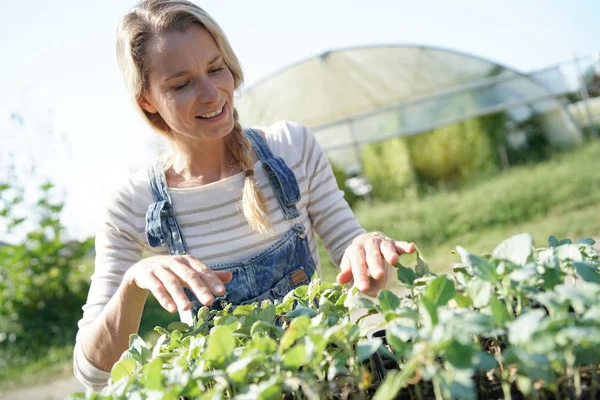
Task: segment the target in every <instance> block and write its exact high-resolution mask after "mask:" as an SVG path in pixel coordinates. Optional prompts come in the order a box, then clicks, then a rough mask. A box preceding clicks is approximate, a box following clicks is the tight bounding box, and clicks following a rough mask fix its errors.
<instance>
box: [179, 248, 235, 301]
mask: <svg viewBox="0 0 600 400" xmlns="http://www.w3.org/2000/svg"><path fill="white" fill-rule="evenodd" d="M177 261H183V262H182V263H183V264H185V265H187V266H189V267H190V269H187V270H186V271H185V272H183V273H184V276H182V278H184V280H185V281H186V282H188V281H191V280H194V281H195V280H196V279H195V278H197V279H199V280H201V281H203V282H205V283H206V284H208V287H209V289H210V290H211V291H212V292H213V293H214V294H216V295H217V296H222V295H224V294H225V285H224V284H223V282H222V281H221V279H219V277H217V275H215V272H214V271H213V270H211V269H210V268H208V267H207V266H206V264H204V263H202V262H200V261H199V260H198V259H196V258H194V257H192V256H185V257H183V258H182V259H177ZM195 286H197V285H195ZM206 299H207V300H208V297H207V298H206Z"/></svg>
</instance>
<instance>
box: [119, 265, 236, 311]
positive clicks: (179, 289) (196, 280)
mask: <svg viewBox="0 0 600 400" xmlns="http://www.w3.org/2000/svg"><path fill="white" fill-rule="evenodd" d="M231 277H232V275H231V272H227V271H213V270H211V269H210V268H208V267H207V266H206V265H205V264H203V263H202V262H200V261H199V260H198V259H196V258H194V257H192V256H190V255H178V256H171V255H169V256H153V257H148V258H144V259H143V260H141V261H139V262H137V263H136V264H135V265H133V266H132V267H131V268H129V269H128V270H127V272H126V273H125V277H124V281H125V284H127V285H128V286H130V287H131V286H133V287H135V288H138V289H141V290H144V291H150V292H152V294H153V295H154V297H155V298H156V300H158V302H159V303H160V305H161V306H163V307H164V308H165V310H167V311H169V312H175V311H177V309H179V310H181V311H187V310H189V309H190V308H191V303H190V300H189V299H188V297H187V296H186V294H185V292H184V291H183V288H184V287H188V288H190V290H191V291H192V292H193V293H194V294H195V295H196V297H197V298H198V300H199V301H200V302H201V303H202V304H204V305H205V306H209V305H211V304H212V303H213V301H214V297H213V294H215V295H217V296H222V295H223V294H225V286H224V284H225V283H227V282H230V281H231Z"/></svg>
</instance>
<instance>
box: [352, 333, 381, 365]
mask: <svg viewBox="0 0 600 400" xmlns="http://www.w3.org/2000/svg"><path fill="white" fill-rule="evenodd" d="M382 343H383V341H382V340H381V339H380V338H373V339H363V340H359V341H358V343H357V344H356V362H358V363H361V362H363V361H364V360H366V359H368V358H369V357H371V356H372V355H373V354H375V352H376V351H377V349H378V348H379V346H381V345H382Z"/></svg>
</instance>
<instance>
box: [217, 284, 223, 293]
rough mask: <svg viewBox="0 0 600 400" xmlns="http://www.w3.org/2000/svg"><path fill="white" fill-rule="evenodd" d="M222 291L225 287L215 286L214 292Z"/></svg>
mask: <svg viewBox="0 0 600 400" xmlns="http://www.w3.org/2000/svg"><path fill="white" fill-rule="evenodd" d="M224 290H225V286H223V285H217V286H215V292H222V291H224Z"/></svg>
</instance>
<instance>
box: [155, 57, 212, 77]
mask: <svg viewBox="0 0 600 400" xmlns="http://www.w3.org/2000/svg"><path fill="white" fill-rule="evenodd" d="M222 57H223V56H222V55H221V54H217V55H216V56H215V57H213V58H212V60H210V61H209V62H208V65H212V64H214V63H216V62H217V61H219V60H220V59H221V58H222ZM189 73H190V71H187V70H186V71H179V72H176V73H174V74H173V75H171V76H169V77H168V78H166V79H163V82H167V81H170V80H171V79H175V78H179V77H180V76H184V75H187V74H189Z"/></svg>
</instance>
